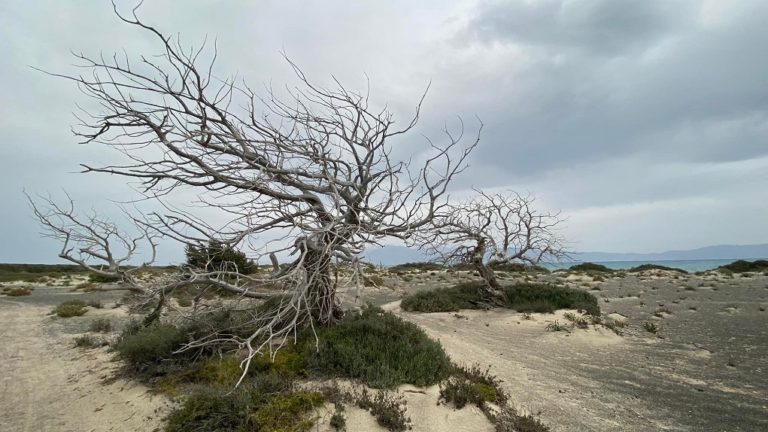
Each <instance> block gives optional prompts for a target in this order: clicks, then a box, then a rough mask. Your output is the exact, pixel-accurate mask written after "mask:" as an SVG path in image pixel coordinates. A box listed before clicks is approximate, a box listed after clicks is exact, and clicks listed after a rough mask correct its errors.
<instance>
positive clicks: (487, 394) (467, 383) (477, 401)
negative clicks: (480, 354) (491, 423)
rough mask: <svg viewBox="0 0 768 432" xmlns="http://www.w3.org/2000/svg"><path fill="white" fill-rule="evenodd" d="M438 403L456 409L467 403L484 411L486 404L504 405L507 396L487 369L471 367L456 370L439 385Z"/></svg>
mask: <svg viewBox="0 0 768 432" xmlns="http://www.w3.org/2000/svg"><path fill="white" fill-rule="evenodd" d="M440 401H443V402H446V403H452V404H453V405H454V406H455V407H456V408H458V409H461V408H464V406H466V405H467V404H468V403H469V404H473V405H476V406H477V407H479V408H480V409H485V408H486V403H488V402H491V403H495V404H504V403H506V401H507V395H506V394H505V393H504V391H502V390H501V384H500V382H499V381H498V380H497V379H496V377H495V376H493V375H491V374H490V370H489V369H486V370H483V369H481V368H480V367H479V366H478V365H473V366H472V367H470V368H457V369H456V372H455V374H454V375H453V376H451V377H450V378H448V380H446V381H445V382H444V383H442V384H440Z"/></svg>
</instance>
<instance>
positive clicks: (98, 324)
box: [88, 318, 112, 333]
mask: <svg viewBox="0 0 768 432" xmlns="http://www.w3.org/2000/svg"><path fill="white" fill-rule="evenodd" d="M88 330H89V331H92V332H96V333H109V332H111V331H112V321H110V320H108V319H107V318H98V319H95V320H93V321H91V325H90V326H89V327H88Z"/></svg>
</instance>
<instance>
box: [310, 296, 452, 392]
mask: <svg viewBox="0 0 768 432" xmlns="http://www.w3.org/2000/svg"><path fill="white" fill-rule="evenodd" d="M317 335H318V337H319V350H318V351H315V349H314V346H313V345H314V344H311V343H308V344H306V345H307V346H306V348H305V350H306V351H305V352H306V357H307V360H308V364H309V367H310V368H311V370H312V371H314V372H317V373H319V374H321V375H326V376H342V377H349V378H356V379H359V380H361V381H362V382H363V383H365V384H366V385H368V386H370V387H375V388H389V387H394V386H397V385H400V384H405V383H408V384H414V385H417V386H422V387H423V386H428V385H432V384H436V383H438V382H439V381H441V380H443V379H444V378H446V377H447V376H448V375H449V374H450V372H451V363H450V361H449V360H448V356H446V354H445V352H444V351H443V348H442V346H440V343H439V342H437V341H434V340H432V339H430V338H429V337H428V336H427V335H426V334H425V333H424V331H423V330H422V329H421V328H419V327H418V326H417V325H416V324H413V323H410V322H407V321H404V320H402V319H401V318H399V317H397V316H395V315H393V314H391V313H389V312H384V311H382V310H381V309H379V308H375V307H367V308H365V309H364V310H363V311H362V312H361V313H360V314H356V313H349V314H347V316H345V317H344V319H343V320H342V321H341V322H339V323H338V324H337V325H334V326H332V327H327V328H323V329H319V330H318V332H317Z"/></svg>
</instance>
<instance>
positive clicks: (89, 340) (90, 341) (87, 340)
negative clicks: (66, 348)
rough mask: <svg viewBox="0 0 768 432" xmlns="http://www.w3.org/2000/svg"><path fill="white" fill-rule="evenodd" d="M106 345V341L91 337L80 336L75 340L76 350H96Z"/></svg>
mask: <svg viewBox="0 0 768 432" xmlns="http://www.w3.org/2000/svg"><path fill="white" fill-rule="evenodd" d="M105 345H108V343H107V341H105V340H104V339H101V338H97V337H95V336H91V335H82V336H78V337H76V338H75V346H76V347H77V348H98V347H101V346H105Z"/></svg>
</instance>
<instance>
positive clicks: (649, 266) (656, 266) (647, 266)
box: [627, 264, 688, 274]
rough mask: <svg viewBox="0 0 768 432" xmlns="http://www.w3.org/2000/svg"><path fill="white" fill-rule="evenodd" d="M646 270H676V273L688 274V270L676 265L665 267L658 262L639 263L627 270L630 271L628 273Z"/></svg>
mask: <svg viewBox="0 0 768 432" xmlns="http://www.w3.org/2000/svg"><path fill="white" fill-rule="evenodd" d="M647 270H664V271H673V272H677V273H683V274H688V272H687V271H685V270H683V269H679V268H676V267H667V266H663V265H659V264H641V265H639V266H637V267H632V268H631V269H629V270H627V271H628V272H630V273H639V272H642V271H647Z"/></svg>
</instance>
